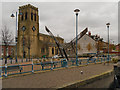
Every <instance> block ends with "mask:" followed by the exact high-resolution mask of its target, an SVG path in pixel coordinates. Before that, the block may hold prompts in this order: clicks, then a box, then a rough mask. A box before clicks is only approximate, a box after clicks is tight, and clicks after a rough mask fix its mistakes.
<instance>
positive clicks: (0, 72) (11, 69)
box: [0, 57, 107, 77]
mask: <svg viewBox="0 0 120 90" xmlns="http://www.w3.org/2000/svg"><path fill="white" fill-rule="evenodd" d="M106 61H107V57H102V58H101V57H99V58H92V59H78V64H79V65H88V64H90V63H95V64H96V63H103V62H106ZM70 66H76V60H75V59H71V60H69V61H67V60H66V59H61V61H47V62H40V63H33V62H32V64H22V65H9V66H8V65H5V66H0V77H1V76H5V77H7V76H8V75H13V74H23V73H34V72H36V71H42V70H53V69H57V68H63V67H70Z"/></svg>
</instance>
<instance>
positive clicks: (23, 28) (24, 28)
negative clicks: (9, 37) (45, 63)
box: [22, 26, 26, 59]
mask: <svg viewBox="0 0 120 90" xmlns="http://www.w3.org/2000/svg"><path fill="white" fill-rule="evenodd" d="M22 30H23V59H24V57H25V51H24V44H25V42H24V31H25V30H26V27H25V26H23V27H22Z"/></svg>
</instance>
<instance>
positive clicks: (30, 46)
mask: <svg viewBox="0 0 120 90" xmlns="http://www.w3.org/2000/svg"><path fill="white" fill-rule="evenodd" d="M38 42H39V16H38V8H36V7H34V6H32V5H30V4H28V5H24V6H21V7H19V15H18V43H17V48H18V50H17V53H18V54H17V55H18V57H23V58H26V57H27V58H31V57H33V58H35V57H38V48H39V47H38ZM29 56H30V57H29Z"/></svg>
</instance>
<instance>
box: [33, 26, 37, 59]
mask: <svg viewBox="0 0 120 90" xmlns="http://www.w3.org/2000/svg"><path fill="white" fill-rule="evenodd" d="M32 30H33V39H34V43H35V35H34V32H35V30H36V28H35V26H33V27H32ZM32 56H33V58H34V57H35V56H34V54H33V55H32Z"/></svg>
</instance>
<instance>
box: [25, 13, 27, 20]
mask: <svg viewBox="0 0 120 90" xmlns="http://www.w3.org/2000/svg"><path fill="white" fill-rule="evenodd" d="M25 20H27V12H26V13H25Z"/></svg>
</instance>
